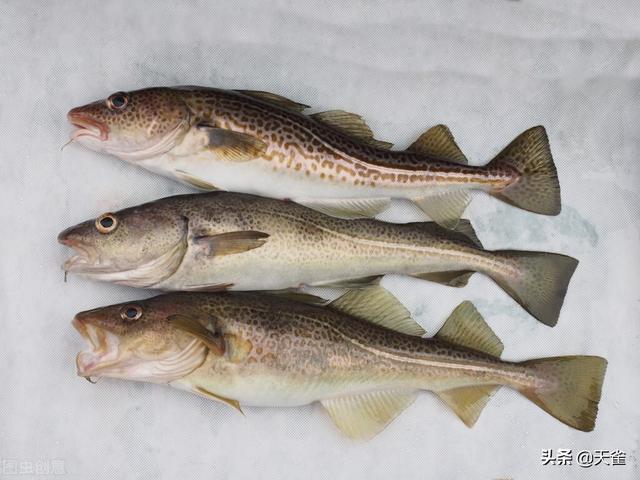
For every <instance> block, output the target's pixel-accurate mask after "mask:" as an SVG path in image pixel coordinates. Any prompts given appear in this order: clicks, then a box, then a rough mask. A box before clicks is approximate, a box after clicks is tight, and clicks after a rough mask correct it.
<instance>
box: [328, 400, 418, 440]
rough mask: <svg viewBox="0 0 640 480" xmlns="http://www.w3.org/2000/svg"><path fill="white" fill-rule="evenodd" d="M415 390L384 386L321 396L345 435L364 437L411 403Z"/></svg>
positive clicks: (332, 417)
mask: <svg viewBox="0 0 640 480" xmlns="http://www.w3.org/2000/svg"><path fill="white" fill-rule="evenodd" d="M417 394H418V393H417V392H416V391H413V390H411V391H403V390H388V391H378V392H369V393H363V394H360V395H351V396H348V397H339V398H332V399H327V400H322V401H321V402H320V403H322V406H323V407H324V408H326V409H327V412H329V415H331V419H332V420H333V422H334V423H335V424H336V426H337V427H338V428H339V429H340V430H341V431H342V433H344V434H345V435H346V436H348V437H350V438H354V439H358V440H368V439H370V438H371V437H373V436H375V435H376V434H378V433H380V432H381V431H382V430H383V429H384V428H385V427H386V426H387V425H389V423H391V421H392V420H393V419H394V418H396V417H397V416H398V415H399V414H400V413H402V411H403V410H404V409H406V408H407V407H408V406H409V405H411V404H412V403H413V401H414V400H415V399H416V396H417Z"/></svg>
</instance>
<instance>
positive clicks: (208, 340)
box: [168, 314, 226, 356]
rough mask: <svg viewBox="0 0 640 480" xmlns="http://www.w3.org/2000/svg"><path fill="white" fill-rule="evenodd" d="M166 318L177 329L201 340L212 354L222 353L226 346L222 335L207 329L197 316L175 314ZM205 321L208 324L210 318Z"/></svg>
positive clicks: (219, 354)
mask: <svg viewBox="0 0 640 480" xmlns="http://www.w3.org/2000/svg"><path fill="white" fill-rule="evenodd" d="M168 320H169V321H170V322H171V325H173V326H174V327H175V328H177V329H178V330H182V331H183V332H186V333H188V334H189V335H193V336H194V337H196V338H197V339H198V340H200V341H202V343H204V344H205V345H206V346H207V348H208V349H209V351H210V352H211V353H213V354H214V355H218V356H221V355H223V354H224V352H225V350H226V348H225V344H224V339H223V338H222V336H220V335H218V334H216V333H215V332H213V331H211V330H209V329H208V328H207V327H205V326H204V325H203V324H202V323H201V322H200V320H198V319H197V318H195V317H191V316H188V315H180V314H175V315H170V316H169V317H168ZM207 321H208V322H209V324H210V320H207Z"/></svg>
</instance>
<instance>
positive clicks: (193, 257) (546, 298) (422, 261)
mask: <svg viewBox="0 0 640 480" xmlns="http://www.w3.org/2000/svg"><path fill="white" fill-rule="evenodd" d="M103 224H104V225H103ZM105 225H106V226H105ZM457 228H458V230H449V229H445V228H441V227H439V226H438V225H437V224H435V223H410V224H391V223H386V222H381V221H378V220H374V219H357V220H344V219H340V218H335V217H331V216H328V215H325V214H322V213H320V212H318V211H315V210H312V209H309V208H306V207H304V206H301V205H298V204H296V203H293V202H283V201H280V200H274V199H267V198H262V197H256V196H252V195H246V194H238V193H228V192H212V193H206V194H194V195H181V196H175V197H169V198H165V199H161V200H158V201H155V202H151V203H147V204H144V205H140V206H137V207H132V208H128V209H125V210H122V211H119V212H115V213H107V214H104V215H101V216H100V217H98V218H97V219H92V220H88V221H86V222H83V223H81V224H79V225H76V226H74V227H70V228H68V229H66V230H65V231H63V232H62V233H61V234H60V235H59V241H60V242H61V243H63V244H66V245H68V246H70V247H72V248H74V249H75V250H76V252H77V255H75V256H73V257H72V258H70V259H69V260H68V261H67V262H66V263H65V267H64V268H65V270H66V271H69V272H76V273H79V274H83V275H86V276H88V277H90V278H95V279H98V280H104V281H110V282H115V283H120V284H125V285H130V286H135V287H147V288H157V289H163V290H219V289H227V290H282V289H291V288H299V287H301V286H304V285H309V286H338V287H354V286H359V285H361V284H363V283H364V284H366V283H369V282H372V281H375V279H376V278H378V277H379V276H381V275H383V274H387V273H395V274H405V275H413V276H416V277H419V278H423V279H426V280H431V281H436V282H440V283H444V284H447V285H452V286H462V285H465V284H466V282H467V280H468V278H469V276H470V275H471V274H472V273H473V272H481V273H483V274H485V275H488V276H489V277H491V278H492V279H494V280H495V281H496V282H497V283H498V284H499V285H500V286H501V287H502V288H503V289H504V290H505V291H506V292H508V293H509V294H510V295H511V296H512V297H513V298H514V299H515V300H516V301H517V302H519V303H520V304H521V305H522V306H523V307H524V308H525V309H526V310H527V311H529V312H530V313H531V314H532V315H534V316H535V317H536V318H537V319H538V320H540V321H541V322H543V323H545V324H547V325H555V323H556V322H557V320H558V315H559V312H560V308H561V306H562V303H563V300H564V296H565V293H566V291H567V286H568V283H569V280H570V278H571V276H572V274H573V271H574V270H575V268H576V265H577V261H576V260H575V259H573V258H571V257H567V256H565V255H559V254H552V253H544V252H526V251H517V250H501V251H488V250H484V249H483V248H482V245H481V244H480V242H479V241H478V239H477V237H476V236H475V233H474V231H473V229H472V228H471V226H470V224H469V223H468V222H467V221H462V222H461V223H459V225H458V227H457Z"/></svg>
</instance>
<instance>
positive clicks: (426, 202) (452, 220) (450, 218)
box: [412, 190, 471, 229]
mask: <svg viewBox="0 0 640 480" xmlns="http://www.w3.org/2000/svg"><path fill="white" fill-rule="evenodd" d="M412 200H413V202H414V203H415V204H416V205H417V206H418V207H420V209H421V210H422V211H423V212H424V213H426V214H427V215H429V218H431V219H432V220H433V221H434V222H436V223H438V224H439V225H441V226H443V227H445V228H450V229H454V228H456V226H457V225H458V223H459V222H460V217H461V216H462V214H463V213H464V210H465V209H466V208H467V205H469V202H470V201H471V197H470V196H469V192H467V191H466V190H453V191H451V192H446V193H440V194H436V195H429V196H426V197H419V198H413V199H412Z"/></svg>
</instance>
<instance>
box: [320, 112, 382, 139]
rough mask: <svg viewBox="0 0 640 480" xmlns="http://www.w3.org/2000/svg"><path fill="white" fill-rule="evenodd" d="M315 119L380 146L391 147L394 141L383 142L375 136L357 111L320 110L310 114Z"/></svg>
mask: <svg viewBox="0 0 640 480" xmlns="http://www.w3.org/2000/svg"><path fill="white" fill-rule="evenodd" d="M310 117H312V118H313V119H315V120H318V121H319V122H322V123H324V124H326V125H329V126H331V127H333V128H335V129H336V130H340V131H341V132H342V133H344V134H346V135H349V136H350V137H354V138H357V139H358V140H360V141H362V142H364V143H368V144H370V145H375V146H376V147H378V148H385V149H388V148H391V147H392V146H393V144H392V143H389V142H383V141H381V140H376V139H375V138H373V132H372V131H371V129H370V128H369V125H367V123H366V122H365V121H364V119H363V118H362V117H361V116H360V115H357V114H355V113H351V112H345V111H344V110H328V111H326V112H318V113H314V114H312V115H310Z"/></svg>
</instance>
